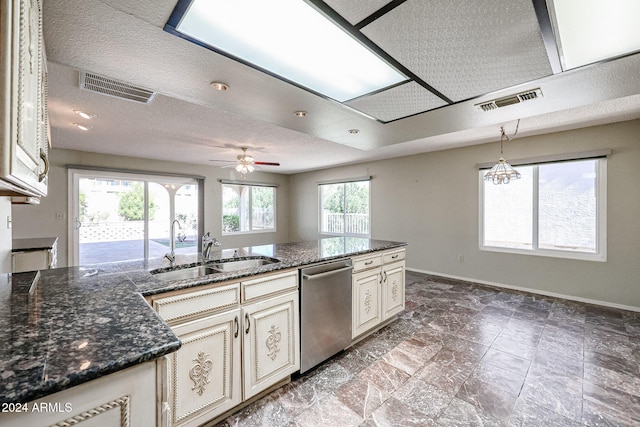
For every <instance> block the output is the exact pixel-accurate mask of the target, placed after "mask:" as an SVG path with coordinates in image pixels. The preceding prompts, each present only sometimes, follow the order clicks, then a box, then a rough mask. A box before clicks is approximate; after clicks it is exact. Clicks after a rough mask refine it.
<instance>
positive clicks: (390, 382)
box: [358, 360, 411, 393]
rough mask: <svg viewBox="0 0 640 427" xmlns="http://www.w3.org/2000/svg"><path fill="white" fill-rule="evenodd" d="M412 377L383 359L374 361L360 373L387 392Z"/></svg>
mask: <svg viewBox="0 0 640 427" xmlns="http://www.w3.org/2000/svg"><path fill="white" fill-rule="evenodd" d="M410 377H411V376H410V375H409V374H407V373H406V372H404V371H402V370H400V369H398V368H395V367H393V366H391V365H389V364H388V363H386V362H384V361H383V360H378V361H376V362H374V363H373V364H371V366H369V367H367V368H365V369H363V370H362V371H360V373H359V374H358V378H362V379H363V380H365V381H370V382H372V383H374V384H375V385H376V386H378V388H379V389H380V390H382V391H384V392H386V393H393V392H394V391H395V390H396V389H397V388H398V387H400V386H401V385H402V384H404V383H405V381H407V380H408V379H409V378H410Z"/></svg>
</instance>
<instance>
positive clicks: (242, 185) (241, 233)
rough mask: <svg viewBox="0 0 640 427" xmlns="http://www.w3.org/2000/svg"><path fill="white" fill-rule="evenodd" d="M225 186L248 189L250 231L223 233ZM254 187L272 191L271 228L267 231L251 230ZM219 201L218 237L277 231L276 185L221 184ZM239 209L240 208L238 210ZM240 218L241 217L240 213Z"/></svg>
mask: <svg viewBox="0 0 640 427" xmlns="http://www.w3.org/2000/svg"><path fill="white" fill-rule="evenodd" d="M225 186H229V187H245V188H247V189H249V196H248V200H249V215H248V218H249V224H250V229H249V230H247V231H242V230H240V231H224V202H225V200H224V187H225ZM256 187H260V188H264V187H266V188H271V189H272V190H273V228H269V229H259V230H254V229H253V197H252V196H253V194H252V193H253V188H256ZM220 189H221V192H220V196H221V197H220V201H221V204H222V207H221V208H222V209H221V211H222V212H221V217H220V229H221V230H220V235H222V236H237V235H246V234H260V233H275V232H276V231H277V227H278V209H277V199H278V191H277V186H276V185H269V184H257V183H240V182H227V181H225V182H221V185H220ZM239 197H240V198H242V195H239ZM239 209H240V208H239ZM240 217H242V212H240Z"/></svg>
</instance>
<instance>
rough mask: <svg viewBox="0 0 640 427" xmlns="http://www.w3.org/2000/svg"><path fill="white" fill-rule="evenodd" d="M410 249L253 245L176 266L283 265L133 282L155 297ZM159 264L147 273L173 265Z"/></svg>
mask: <svg viewBox="0 0 640 427" xmlns="http://www.w3.org/2000/svg"><path fill="white" fill-rule="evenodd" d="M403 246H406V243H403V242H392V241H386V240H374V239H363V238H358V237H329V238H324V239H319V240H312V241H306V242H294V243H280V244H272V245H260V246H250V247H244V248H238V249H230V250H224V251H218V252H214V253H212V256H211V257H210V259H209V260H203V259H202V258H201V257H196V256H195V255H194V256H191V257H189V256H183V257H180V256H178V257H177V259H176V264H177V265H179V266H181V267H185V268H189V267H193V266H196V265H198V264H202V263H206V262H208V261H216V260H220V259H230V258H234V256H235V257H236V258H237V259H242V258H244V257H256V256H258V257H266V258H276V259H278V260H280V262H278V263H275V264H267V265H263V266H261V267H258V268H251V269H246V270H239V271H234V272H227V273H217V274H212V275H208V276H203V277H201V278H198V279H188V280H181V281H172V282H162V281H160V280H158V279H156V278H154V277H153V275H149V274H140V272H135V271H132V270H129V273H128V274H129V276H128V277H129V279H130V280H131V281H132V282H133V283H135V284H136V286H137V287H138V289H139V290H140V292H142V294H143V295H145V296H148V295H154V294H158V293H163V292H168V291H175V290H179V289H186V288H189V287H193V286H199V285H204V284H210V283H216V282H224V281H228V280H233V279H238V278H243V277H248V276H254V275H256V274H262V273H268V272H271V271H277V270H283V269H287V268H299V267H303V266H306V265H310V264H315V263H319V262H324V261H330V260H334V259H339V258H344V257H351V256H355V255H362V254H366V253H370V252H378V251H384V250H388V249H393V248H399V247H403ZM159 261H160V264H158V263H147V264H146V268H147V270H154V269H159V270H163V269H164V268H166V267H168V266H169V262H168V261H166V260H159Z"/></svg>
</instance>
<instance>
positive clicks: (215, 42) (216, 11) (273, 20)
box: [175, 0, 406, 102]
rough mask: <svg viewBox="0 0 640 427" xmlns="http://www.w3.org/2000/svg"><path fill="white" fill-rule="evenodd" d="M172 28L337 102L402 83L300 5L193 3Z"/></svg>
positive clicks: (298, 1)
mask: <svg viewBox="0 0 640 427" xmlns="http://www.w3.org/2000/svg"><path fill="white" fill-rule="evenodd" d="M175 29H176V31H177V32H179V33H181V34H183V35H185V36H187V37H189V38H192V39H194V40H196V41H197V42H199V43H202V44H204V45H206V46H209V47H211V48H213V49H214V50H218V51H222V52H224V53H226V54H229V55H231V56H234V57H236V58H238V59H240V60H242V61H245V62H247V63H250V64H253V65H255V66H257V67H259V68H261V69H263V70H266V71H268V72H269V73H272V74H275V75H278V76H280V77H282V78H284V79H286V80H289V81H291V82H293V83H296V84H297V85H299V86H302V87H305V88H308V89H310V90H312V91H314V92H317V93H320V94H322V95H325V96H327V97H329V98H332V99H335V100H337V101H340V102H344V101H347V100H350V99H353V98H356V97H358V96H362V95H365V94H367V93H370V92H374V91H377V90H380V89H383V88H386V87H389V86H392V85H394V84H396V83H399V82H402V81H405V80H406V77H405V76H403V75H402V74H400V73H399V72H398V71H397V70H395V69H394V68H393V67H391V66H390V65H389V64H387V63H386V62H385V61H383V60H382V59H381V58H380V57H378V56H377V55H376V54H374V53H373V52H372V51H371V50H369V49H368V48H367V47H365V46H364V45H363V44H361V43H360V42H359V41H357V40H356V39H355V38H353V37H352V36H351V35H349V34H348V33H347V32H346V31H344V30H343V29H341V28H340V27H338V26H337V25H336V24H334V23H333V22H331V21H330V20H329V19H327V18H326V17H325V16H324V15H322V14H321V13H320V12H318V11H317V10H316V9H314V8H313V7H312V6H310V5H309V4H307V3H306V2H304V1H302V0H277V1H264V0H233V1H228V0H226V1H223V0H193V1H192V2H191V4H190V5H189V7H188V8H187V10H186V12H185V13H184V15H183V16H182V19H181V20H180V22H179V23H178V25H177V26H176V28H175Z"/></svg>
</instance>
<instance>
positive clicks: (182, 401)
mask: <svg viewBox="0 0 640 427" xmlns="http://www.w3.org/2000/svg"><path fill="white" fill-rule="evenodd" d="M150 300H151V304H152V306H153V307H154V309H155V310H156V311H157V312H158V314H159V315H160V316H161V317H162V318H163V319H165V320H166V321H167V322H168V323H169V325H170V326H171V327H172V329H173V331H174V332H175V334H176V335H178V337H179V338H180V340H181V341H182V347H181V348H180V349H179V350H178V351H177V352H174V353H172V354H171V355H169V356H166V358H165V360H166V363H159V364H158V367H159V377H160V378H161V381H160V382H161V384H160V387H159V391H160V392H159V394H160V396H161V398H160V401H161V406H162V408H161V410H160V411H159V413H160V417H161V418H162V419H163V422H166V424H167V425H171V426H180V427H183V426H199V425H201V424H204V423H206V422H209V421H211V420H214V419H216V417H220V416H221V415H222V414H225V413H226V412H228V411H230V410H231V409H233V408H234V407H235V406H237V405H239V404H240V403H242V402H243V401H246V400H247V399H250V398H252V397H254V396H256V395H257V394H259V393H260V392H262V391H264V390H267V389H269V388H271V387H273V386H275V385H276V384H278V383H280V382H282V381H285V380H287V379H288V378H289V376H290V375H291V374H292V373H294V372H296V371H297V370H299V369H300V360H299V359H300V356H299V353H300V351H299V346H300V344H299V341H300V338H299V337H300V332H299V314H298V271H297V270H291V271H287V272H284V273H275V274H266V275H262V276H257V277H255V278H250V279H248V280H246V281H243V282H232V283H226V284H216V285H213V286H204V287H198V288H196V289H195V290H194V289H187V290H184V291H177V292H171V293H167V294H163V295H157V296H154V297H152V298H150Z"/></svg>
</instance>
